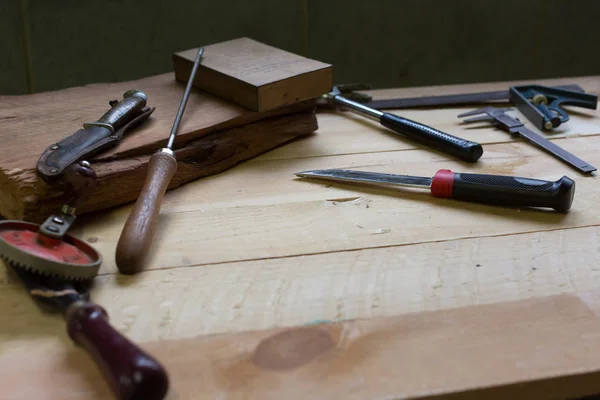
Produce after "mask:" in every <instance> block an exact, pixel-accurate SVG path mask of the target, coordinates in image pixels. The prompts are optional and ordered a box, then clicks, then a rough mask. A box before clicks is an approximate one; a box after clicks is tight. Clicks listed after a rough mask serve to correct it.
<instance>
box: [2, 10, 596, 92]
mask: <svg viewBox="0 0 600 400" xmlns="http://www.w3.org/2000/svg"><path fill="white" fill-rule="evenodd" d="M599 24H600V1H597V0H596V1H595V0H503V1H492V0H370V1H367V0H220V1H212V0H211V1H209V0H196V1H191V0H190V1H177V0H172V1H165V0H145V1H116V0H102V1H101V0H0V94H23V93H31V92H40V91H48V90H55V89H61V88H65V87H71V86H78V85H84V84H88V83H100V82H111V81H121V80H131V79H136V78H141V77H144V76H149V75H153V74H159V73H164V72H169V71H172V60H171V55H172V53H173V52H176V51H180V50H185V49H188V48H192V47H198V46H201V45H207V44H211V43H215V42H219V41H223V40H228V39H233V38H237V37H241V36H248V37H251V38H253V39H256V40H259V41H262V42H265V43H267V44H270V45H273V46H276V47H280V48H283V49H285V50H289V51H292V52H295V53H298V54H302V55H305V56H308V57H311V58H315V59H317V60H321V61H325V62H329V63H332V64H334V77H335V82H336V83H343V82H368V83H371V84H372V85H373V86H374V87H401V86H419V85H435V84H453V83H467V82H483V81H499V80H513V79H536V78H549V77H559V76H581V75H600V54H599V51H600V46H599V44H600V43H599V40H598V36H599V35H598V33H597V31H596V28H597V26H598V25H599Z"/></svg>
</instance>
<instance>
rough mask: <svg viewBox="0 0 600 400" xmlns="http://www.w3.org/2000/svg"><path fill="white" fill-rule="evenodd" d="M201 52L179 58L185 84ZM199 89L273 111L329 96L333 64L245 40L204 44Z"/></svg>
mask: <svg viewBox="0 0 600 400" xmlns="http://www.w3.org/2000/svg"><path fill="white" fill-rule="evenodd" d="M197 53H198V48H194V49H189V50H185V51H181V52H177V53H175V54H174V55H173V67H174V70H175V76H176V77H177V79H178V80H179V81H182V82H187V81H188V79H189V76H190V71H191V70H192V65H193V64H194V60H195V59H196V55H197ZM194 86H196V87H198V88H201V89H203V90H206V91H208V92H209V93H213V94H215V95H217V96H219V97H222V98H224V99H226V100H228V101H231V102H234V103H236V104H239V105H241V106H243V107H246V108H248V109H250V110H253V111H267V110H272V109H275V108H278V107H282V106H286V105H290V104H293V103H296V102H299V101H304V100H308V99H313V98H315V97H319V96H321V95H322V94H324V93H328V92H329V91H330V90H331V88H332V86H333V66H332V65H330V64H326V63H323V62H320V61H316V60H311V59H309V58H306V57H302V56H300V55H297V54H293V53H290V52H288V51H284V50H281V49H278V48H275V47H273V46H269V45H266V44H264V43H260V42H257V41H256V40H253V39H250V38H246V37H244V38H238V39H234V40H228V41H226V42H221V43H215V44H211V45H208V46H204V54H203V57H202V64H201V65H200V67H199V69H198V73H197V78H196V79H195V81H194Z"/></svg>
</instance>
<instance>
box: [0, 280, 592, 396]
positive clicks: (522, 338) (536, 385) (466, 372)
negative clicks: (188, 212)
mask: <svg viewBox="0 0 600 400" xmlns="http://www.w3.org/2000/svg"><path fill="white" fill-rule="evenodd" d="M599 301H600V293H599V292H592V293H585V294H582V295H580V296H573V295H558V296H552V297H544V298H539V299H530V300H522V301H518V302H508V303H500V304H493V305H483V306H473V307H465V308H458V309H451V310H444V311H434V312H422V313H416V314H408V315H403V316H398V317H390V318H372V319H367V320H364V319H363V320H353V321H345V322H341V323H331V324H321V325H316V326H304V327H294V328H287V329H275V330H266V331H256V332H242V333H236V334H224V335H212V336H200V337H196V338H190V339H181V340H176V341H164V340H163V341H160V342H157V343H147V344H145V345H144V347H145V348H146V349H148V350H149V351H150V352H151V353H152V354H155V355H156V356H157V357H158V358H159V359H160V360H161V361H162V362H163V363H164V364H165V366H166V367H167V369H168V371H169V373H170V376H171V392H170V398H182V399H188V398H194V399H204V398H206V399H214V398H226V399H237V398H261V399H280V398H284V397H285V398H290V399H305V398H308V397H310V398H311V399H331V398H334V397H339V398H344V399H364V398H369V399H379V398H394V399H401V398H402V399H405V398H431V399H437V398H451V399H474V398H490V399H505V398H515V399H537V398H539V399H542V398H543V399H561V398H573V397H578V396H584V395H591V394H595V393H598V392H599V391H600V383H599V380H598V379H599V378H600V361H599V359H598V354H600V345H599V344H598V343H599V341H600V318H599V317H598V316H599V313H600V303H599ZM74 365H77V368H73V366H74ZM0 369H1V370H2V374H3V379H5V382H12V383H13V384H12V385H6V386H5V387H4V388H3V392H2V394H1V395H0V398H2V399H7V400H8V399H11V400H13V399H20V398H38V399H64V398H72V399H83V398H85V399H105V398H108V396H107V391H106V386H105V383H104V382H103V381H102V378H101V377H100V375H99V373H98V372H97V370H96V368H95V366H94V365H93V364H92V363H91V362H90V360H89V359H88V358H87V357H86V355H85V354H83V353H82V352H81V351H79V350H78V349H71V350H70V351H69V354H67V355H66V356H65V355H63V354H60V353H57V352H54V351H51V352H46V353H44V354H29V355H20V356H18V357H4V358H3V359H1V360H0ZM23 376H26V377H31V376H35V377H36V379H35V380H34V381H33V382H35V384H31V382H32V381H31V380H29V379H27V382H28V383H27V384H25V381H24V379H23ZM15 382H23V384H21V385H19V384H14V383H15Z"/></svg>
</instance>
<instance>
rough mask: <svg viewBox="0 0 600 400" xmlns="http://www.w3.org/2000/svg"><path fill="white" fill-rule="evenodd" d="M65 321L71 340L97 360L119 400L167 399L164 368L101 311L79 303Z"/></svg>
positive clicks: (71, 309) (167, 379)
mask: <svg viewBox="0 0 600 400" xmlns="http://www.w3.org/2000/svg"><path fill="white" fill-rule="evenodd" d="M66 319H67V332H68V333H69V336H70V337H71V339H72V340H73V341H74V342H75V343H76V344H78V345H79V346H82V347H83V348H84V349H85V350H86V352H87V353H88V354H89V355H90V356H91V357H92V358H93V359H94V361H95V362H96V364H97V365H98V366H99V367H100V370H101V372H102V374H103V376H104V378H105V379H106V380H107V381H108V383H109V385H110V387H111V390H112V391H113V393H114V395H115V397H116V398H117V399H119V400H162V399H164V397H165V395H166V393H167V391H168V389H169V378H168V376H167V372H166V371H165V369H164V368H163V366H162V365H161V364H160V363H159V362H158V361H156V360H155V359H154V358H152V357H151V356H149V355H148V354H147V353H145V352H144V351H143V350H142V349H140V348H139V347H138V346H136V345H135V344H134V343H132V342H131V341H129V340H128V339H127V338H126V337H125V336H123V335H122V334H121V333H120V332H119V331H117V330H116V329H115V328H113V327H112V326H111V325H110V324H109V323H108V315H107V313H106V311H105V310H104V309H103V308H102V307H100V306H99V305H96V304H92V303H87V302H83V301H77V302H75V303H73V304H71V305H70V306H69V308H68V309H67V312H66Z"/></svg>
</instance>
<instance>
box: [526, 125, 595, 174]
mask: <svg viewBox="0 0 600 400" xmlns="http://www.w3.org/2000/svg"><path fill="white" fill-rule="evenodd" d="M516 132H518V133H519V135H520V136H521V137H522V138H523V139H525V140H527V141H529V142H531V143H533V144H535V145H536V146H538V147H540V148H542V149H543V150H546V151H547V152H548V153H550V154H553V155H555V156H556V157H558V158H559V159H561V160H562V161H564V162H566V163H567V164H569V165H571V166H573V167H574V168H575V169H577V170H579V171H581V172H583V173H588V174H589V173H591V172H593V171H596V169H597V168H596V167H594V166H593V165H590V164H588V163H587V162H585V161H583V160H582V159H580V158H578V157H576V156H574V155H573V154H571V153H569V152H568V151H566V150H565V149H563V148H561V147H559V146H557V145H555V144H554V143H552V142H551V141H549V140H547V139H546V138H544V137H543V136H541V135H539V134H537V133H535V132H534V131H532V130H530V129H528V128H526V127H525V126H521V127H519V128H518V129H517V130H516Z"/></svg>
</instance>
